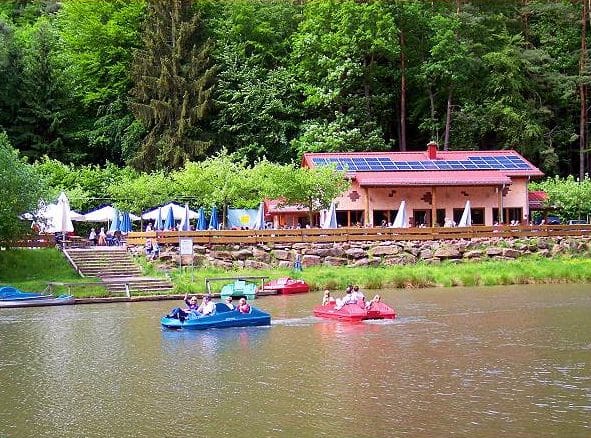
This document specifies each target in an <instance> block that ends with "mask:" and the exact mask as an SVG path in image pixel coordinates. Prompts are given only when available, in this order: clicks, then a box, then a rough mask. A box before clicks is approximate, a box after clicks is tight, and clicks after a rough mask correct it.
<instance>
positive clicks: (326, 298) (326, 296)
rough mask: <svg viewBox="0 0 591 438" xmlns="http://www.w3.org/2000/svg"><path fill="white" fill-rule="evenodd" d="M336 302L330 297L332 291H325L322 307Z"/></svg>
mask: <svg viewBox="0 0 591 438" xmlns="http://www.w3.org/2000/svg"><path fill="white" fill-rule="evenodd" d="M335 301H336V300H335V299H334V297H331V296H330V291H329V290H328V289H326V290H325V291H324V296H323V297H322V305H323V306H326V305H327V304H329V303H334V302H335Z"/></svg>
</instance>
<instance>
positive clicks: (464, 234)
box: [127, 225, 591, 246]
mask: <svg viewBox="0 0 591 438" xmlns="http://www.w3.org/2000/svg"><path fill="white" fill-rule="evenodd" d="M590 235H591V225H500V226H482V225H478V226H472V227H455V228H445V227H424V228H421V227H413V228H381V227H373V228H350V227H346V228H345V227H343V228H336V229H321V228H302V229H293V230H206V231H158V232H156V231H149V232H132V233H129V234H128V235H127V244H128V245H129V246H132V245H143V244H144V243H145V241H146V239H147V238H151V239H155V240H157V241H158V243H159V244H169V245H178V243H179V240H180V239H181V238H190V239H191V240H192V241H193V244H197V245H231V244H250V245H256V244H269V243H322V242H325V243H336V242H361V241H374V242H381V241H412V240H454V239H478V238H482V239H490V238H519V237H556V236H590Z"/></svg>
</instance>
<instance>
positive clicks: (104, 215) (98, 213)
mask: <svg viewBox="0 0 591 438" xmlns="http://www.w3.org/2000/svg"><path fill="white" fill-rule="evenodd" d="M115 211H116V209H115V207H113V206H111V205H106V206H104V207H102V208H98V209H96V210H92V211H89V212H87V213H84V215H83V218H82V219H74V220H78V221H84V222H111V221H112V220H113V217H114V215H115ZM129 217H130V218H131V220H132V221H139V220H140V219H141V218H140V217H139V216H136V215H135V214H132V213H129Z"/></svg>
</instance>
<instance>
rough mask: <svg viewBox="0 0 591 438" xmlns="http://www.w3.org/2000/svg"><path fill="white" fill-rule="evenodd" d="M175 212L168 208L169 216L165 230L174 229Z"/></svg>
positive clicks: (165, 222)
mask: <svg viewBox="0 0 591 438" xmlns="http://www.w3.org/2000/svg"><path fill="white" fill-rule="evenodd" d="M174 223H175V222H174V212H173V211H172V207H169V208H168V214H167V215H166V221H164V229H165V230H167V231H170V230H172V229H173V228H174Z"/></svg>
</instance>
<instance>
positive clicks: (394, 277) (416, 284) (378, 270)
mask: <svg viewBox="0 0 591 438" xmlns="http://www.w3.org/2000/svg"><path fill="white" fill-rule="evenodd" d="M249 275H252V276H260V275H264V276H267V277H269V278H277V277H281V276H292V277H295V278H301V279H303V280H305V281H306V282H307V283H308V284H309V285H310V287H311V288H312V290H323V289H331V290H335V289H337V290H342V289H344V288H345V286H346V285H347V284H358V285H359V286H361V287H363V288H364V289H382V288H421V287H451V286H494V285H507V284H535V283H580V282H588V281H591V259H587V258H566V257H565V258H558V259H547V258H539V257H531V258H522V259H520V260H515V261H483V262H468V263H461V264H456V263H441V264H438V265H427V264H417V265H406V266H389V267H359V268H352V267H345V266H339V267H324V266H323V267H310V268H306V269H305V270H304V271H303V272H301V273H297V274H295V273H294V272H292V271H291V270H289V269H273V270H254V269H252V270H248V269H244V270H237V271H224V270H220V269H212V268H204V269H195V270H194V271H185V272H179V271H173V273H172V278H173V281H174V283H175V287H176V288H177V290H178V291H179V292H184V291H189V292H202V291H203V290H204V284H205V279H206V278H211V277H232V276H249ZM223 284H224V282H215V283H212V288H213V290H214V291H219V289H220V288H221V287H222V286H223Z"/></svg>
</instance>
